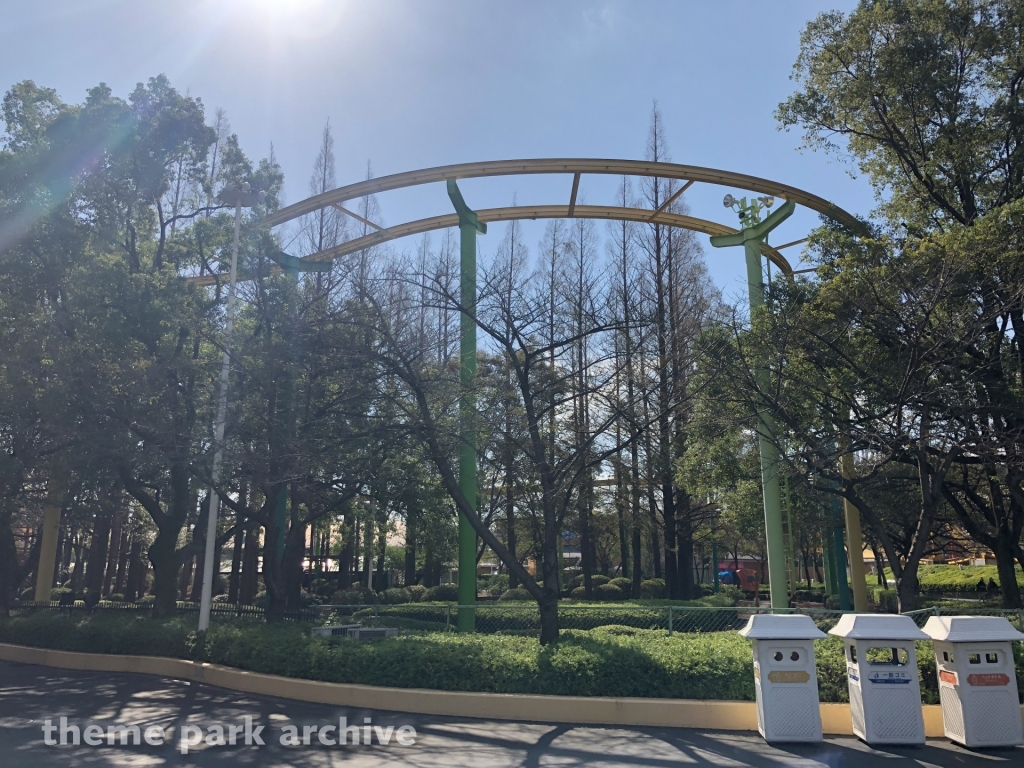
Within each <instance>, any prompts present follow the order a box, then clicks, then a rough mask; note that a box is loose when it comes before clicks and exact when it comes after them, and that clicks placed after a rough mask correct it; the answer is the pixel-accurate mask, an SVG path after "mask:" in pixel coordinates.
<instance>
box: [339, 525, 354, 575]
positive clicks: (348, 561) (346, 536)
mask: <svg viewBox="0 0 1024 768" xmlns="http://www.w3.org/2000/svg"><path fill="white" fill-rule="evenodd" d="M350 516H351V512H349V513H348V514H346V515H345V519H344V520H343V521H342V524H341V535H342V540H343V541H344V542H345V544H344V546H343V547H342V548H341V553H340V554H339V555H338V587H339V588H341V589H348V588H349V587H351V586H352V556H353V553H354V551H355V543H354V542H353V537H354V536H355V532H354V531H355V526H354V525H352V524H351V523H350V522H349V517H350Z"/></svg>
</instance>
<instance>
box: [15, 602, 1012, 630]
mask: <svg viewBox="0 0 1024 768" xmlns="http://www.w3.org/2000/svg"><path fill="white" fill-rule="evenodd" d="M152 609H153V605H152V603H112V602H108V601H103V602H101V603H100V604H99V605H97V606H95V607H94V608H93V609H91V610H94V611H104V612H106V611H112V612H119V613H122V612H123V613H140V614H144V613H148V612H149V611H152ZM17 610H18V611H19V612H24V613H33V612H36V611H44V610H46V611H68V612H70V613H82V612H87V611H89V610H90V609H88V608H86V607H85V605H84V603H82V602H81V601H78V602H77V603H76V604H75V605H74V606H67V605H64V606H61V605H60V603H59V602H57V601H53V602H51V603H22V604H21V605H19V606H18V607H17ZM462 610H468V611H472V612H473V613H474V618H475V625H476V632H477V633H479V634H488V635H494V634H507V635H537V634H539V633H540V610H539V608H538V607H537V605H536V604H534V603H526V602H523V603H508V604H501V605H494V604H477V605H470V606H459V605H456V604H454V603H448V604H445V603H403V604H399V605H314V606H309V607H306V608H302V609H301V610H299V611H288V612H286V613H285V618H286V619H290V620H292V621H298V622H302V623H312V624H317V625H320V626H325V625H332V624H362V625H363V626H368V627H380V626H385V627H396V628H398V629H400V630H403V631H406V632H454V631H456V629H457V627H458V619H459V612H460V611H462ZM210 611H211V616H212V617H213V618H215V619H216V618H229V617H232V618H252V619H265V618H266V611H265V609H264V608H263V606H255V605H231V604H229V603H213V604H212V605H211V607H210ZM178 612H179V613H180V614H186V615H188V614H197V613H198V612H199V604H198V603H192V602H179V603H178ZM774 612H775V613H780V612H783V613H797V614H804V615H806V616H810V617H811V619H812V620H813V621H814V623H815V624H816V625H817V626H818V628H819V629H821V630H822V631H823V632H827V631H828V630H830V629H832V627H834V626H835V625H836V622H838V621H839V618H840V617H841V616H842V615H843V611H839V610H829V609H822V608H791V609H783V610H782V611H779V610H776V611H774ZM758 613H773V610H772V608H770V607H760V608H755V607H749V606H740V607H725V608H719V607H699V606H680V605H654V606H643V605H619V604H614V603H610V604H606V605H576V604H563V605H559V607H558V624H559V628H560V629H566V630H574V629H575V630H590V629H598V628H601V627H629V628H631V629H647V630H661V631H664V632H666V633H667V634H668V635H673V634H677V633H680V634H685V633H694V632H704V633H706V632H735V631H737V630H740V629H742V628H743V627H744V626H746V624H747V620H748V619H749V618H750V617H751V616H753V615H755V614H758ZM904 615H905V616H909V617H910V618H912V619H913V620H914V622H915V623H916V624H917V625H918V626H919V627H923V626H924V624H925V622H926V621H928V618H929V617H931V616H1005V617H1006V618H1007V619H1008V620H1009V621H1010V623H1011V624H1013V625H1014V626H1016V627H1017V628H1018V629H1019V630H1021V631H1022V632H1024V610H1000V609H996V608H971V607H959V606H958V607H935V608H925V609H921V610H916V611H908V612H906V613H905V614H904Z"/></svg>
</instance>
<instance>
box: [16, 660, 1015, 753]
mask: <svg viewBox="0 0 1024 768" xmlns="http://www.w3.org/2000/svg"><path fill="white" fill-rule="evenodd" d="M0 660H3V661H14V662H19V663H22V664H37V665H40V666H45V667H56V668H58V669H75V670H82V671H91V672H134V673H136V674H143V675H159V676H161V677H174V678H178V679H181V680H192V681H195V682H201V683H206V684H208V685H214V686H217V687H219V688H227V689H229V690H233V691H240V692H242V693H253V694H259V695H262V696H277V697H279V698H285V699H294V700H296V701H306V702H312V703H315V704H332V705H335V706H346V707H364V708H367V709H381V710H386V711H390V712H410V713H415V714H423V715H448V716H453V717H475V718H489V719H494V720H524V721H533V722H543V723H571V724H578V725H639V726H645V725H646V726H668V727H674V728H701V729H717V730H725V731H756V730H757V708H756V705H755V704H754V702H752V701H698V700H691V699H639V698H611V697H603V696H541V695H534V694H503V693H467V692H461V691H433V690H426V689H422V688H385V687H378V686H372V685H355V684H349V683H321V682H316V681H314V680H300V679H297V678H292V677H280V676H278V675H264V674H260V673H257V672H245V671H243V670H240V669H234V668H232V667H223V666H220V665H218V664H206V663H202V662H194V661H185V660H182V659H168V658H163V657H160V656H120V655H106V654H99V653H76V652H72V651H55V650H50V649H47V648H30V647H27V646H21V645H8V644H5V643H0ZM923 709H924V729H925V734H926V735H927V736H928V737H942V736H943V729H942V711H941V709H940V707H939V706H938V705H935V704H931V705H925V706H924V708H923ZM1021 715H1022V717H1024V707H1022V708H1021ZM821 723H822V727H823V729H824V732H825V733H826V734H832V735H840V736H849V735H852V733H853V731H852V727H851V721H850V705H849V704H822V705H821Z"/></svg>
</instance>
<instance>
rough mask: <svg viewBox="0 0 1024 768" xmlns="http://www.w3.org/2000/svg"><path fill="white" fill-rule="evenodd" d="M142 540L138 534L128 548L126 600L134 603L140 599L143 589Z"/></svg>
mask: <svg viewBox="0 0 1024 768" xmlns="http://www.w3.org/2000/svg"><path fill="white" fill-rule="evenodd" d="M143 583H144V582H143V576H142V541H141V539H140V538H139V537H138V536H133V537H132V541H131V547H130V548H129V550H128V576H127V581H126V582H125V588H124V599H125V602H128V603H134V602H135V601H136V600H138V599H139V593H140V592H141V591H142V585H143Z"/></svg>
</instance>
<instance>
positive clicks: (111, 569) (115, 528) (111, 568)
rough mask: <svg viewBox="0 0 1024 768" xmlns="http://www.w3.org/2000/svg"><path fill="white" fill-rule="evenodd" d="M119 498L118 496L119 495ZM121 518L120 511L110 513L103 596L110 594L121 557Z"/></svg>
mask: <svg viewBox="0 0 1024 768" xmlns="http://www.w3.org/2000/svg"><path fill="white" fill-rule="evenodd" d="M119 496H120V494H119ZM122 517H123V515H122V513H121V510H120V509H115V510H114V511H113V512H112V513H111V526H110V546H109V547H108V552H107V567H106V570H105V571H104V574H103V592H102V594H103V595H104V596H106V595H109V594H110V585H111V584H112V583H114V574H116V573H117V563H118V560H119V559H120V555H121V518H122Z"/></svg>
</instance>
